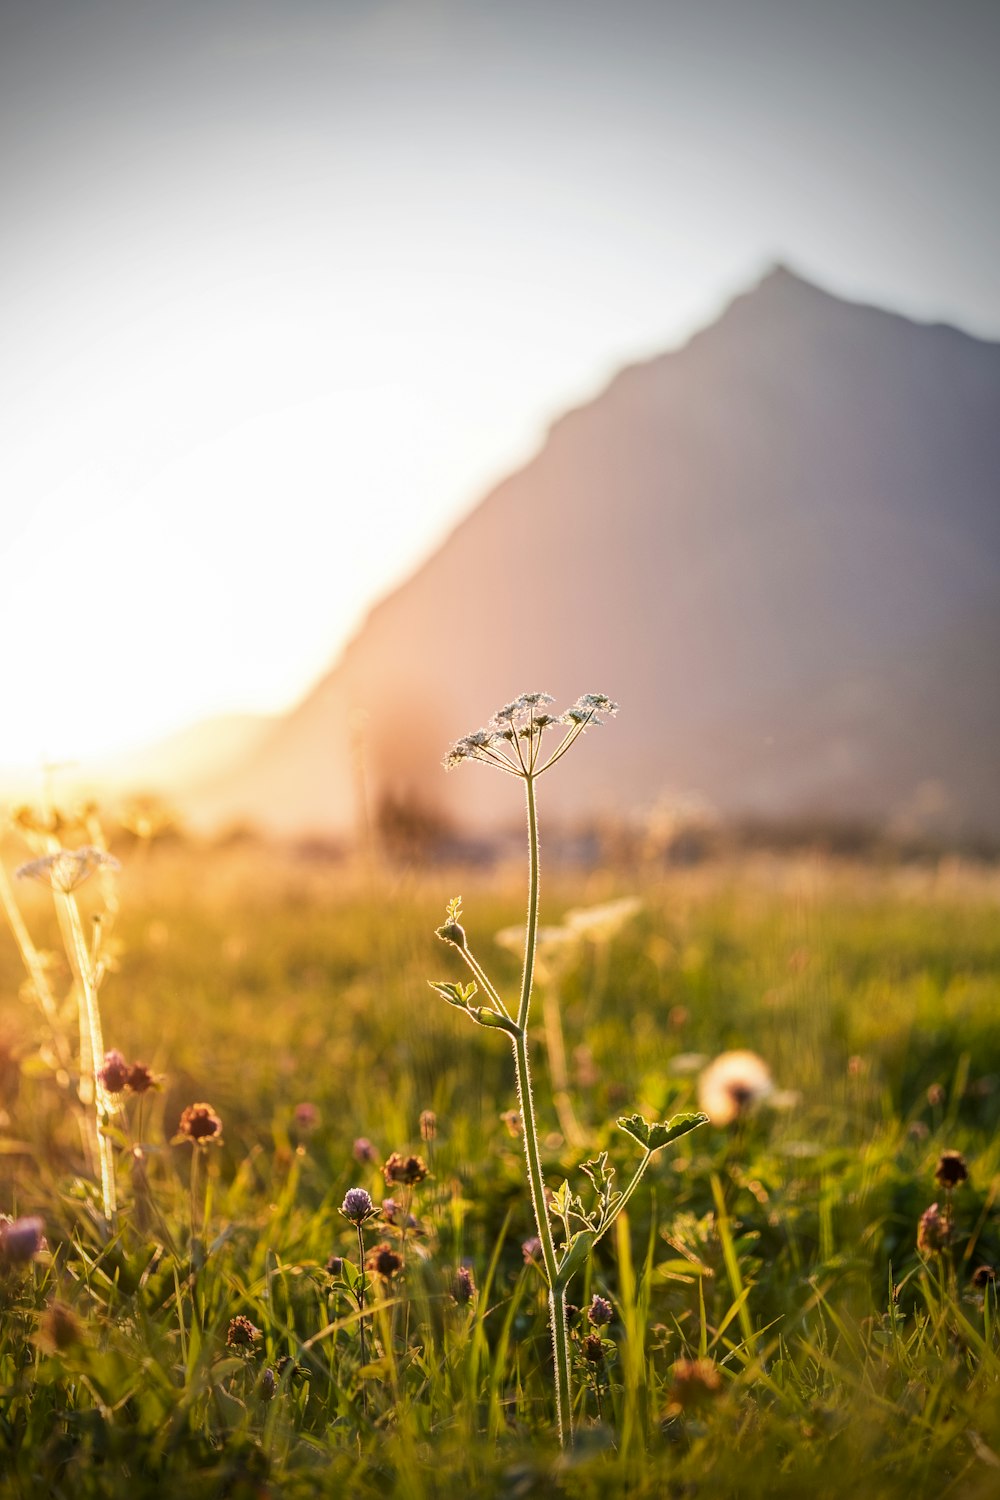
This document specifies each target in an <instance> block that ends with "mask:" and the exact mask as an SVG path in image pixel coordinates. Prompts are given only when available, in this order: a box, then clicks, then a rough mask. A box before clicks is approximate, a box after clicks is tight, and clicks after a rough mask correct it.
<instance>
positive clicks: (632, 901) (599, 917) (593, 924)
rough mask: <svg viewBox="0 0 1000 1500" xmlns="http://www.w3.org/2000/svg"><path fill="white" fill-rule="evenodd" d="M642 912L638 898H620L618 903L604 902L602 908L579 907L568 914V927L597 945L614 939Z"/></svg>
mask: <svg viewBox="0 0 1000 1500" xmlns="http://www.w3.org/2000/svg"><path fill="white" fill-rule="evenodd" d="M640 911H642V902H641V901H640V900H639V898H638V896H620V897H619V898H618V900H617V901H602V902H601V904H600V906H578V907H575V908H574V909H573V911H568V912H567V913H566V917H565V922H566V925H567V927H569V928H571V930H572V931H573V932H574V933H577V934H578V935H579V936H580V937H585V938H590V939H592V940H593V941H594V942H595V943H596V942H601V941H602V940H604V939H607V938H613V937H614V936H615V934H616V933H618V932H620V931H621V929H622V928H623V927H624V926H625V925H626V923H628V922H630V921H631V920H632V918H633V917H634V916H637V915H638V913H639V912H640Z"/></svg>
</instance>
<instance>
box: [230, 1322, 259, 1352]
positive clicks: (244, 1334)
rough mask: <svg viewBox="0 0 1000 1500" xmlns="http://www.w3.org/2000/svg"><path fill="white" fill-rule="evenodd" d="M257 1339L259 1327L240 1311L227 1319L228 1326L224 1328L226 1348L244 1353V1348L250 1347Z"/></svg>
mask: <svg viewBox="0 0 1000 1500" xmlns="http://www.w3.org/2000/svg"><path fill="white" fill-rule="evenodd" d="M259 1339H260V1329H259V1328H257V1327H255V1326H254V1324H253V1323H251V1321H250V1319H249V1318H245V1317H244V1316H243V1314H242V1313H240V1314H238V1316H237V1317H235V1318H231V1319H230V1320H229V1327H228V1329H227V1330H226V1348H227V1349H238V1350H239V1351H240V1353H245V1352H246V1350H248V1349H252V1348H253V1347H254V1345H255V1344H256V1343H257V1342H258V1340H259Z"/></svg>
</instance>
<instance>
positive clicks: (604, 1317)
mask: <svg viewBox="0 0 1000 1500" xmlns="http://www.w3.org/2000/svg"><path fill="white" fill-rule="evenodd" d="M614 1315H615V1310H614V1308H613V1307H612V1306H611V1303H610V1302H609V1301H608V1299H607V1298H606V1297H598V1296H597V1294H596V1293H595V1294H594V1299H593V1301H592V1302H591V1304H590V1306H589V1307H588V1308H587V1321H588V1322H589V1323H591V1324H592V1325H593V1326H594V1327H595V1328H603V1327H605V1326H606V1324H608V1323H610V1322H611V1319H612V1318H613V1317H614Z"/></svg>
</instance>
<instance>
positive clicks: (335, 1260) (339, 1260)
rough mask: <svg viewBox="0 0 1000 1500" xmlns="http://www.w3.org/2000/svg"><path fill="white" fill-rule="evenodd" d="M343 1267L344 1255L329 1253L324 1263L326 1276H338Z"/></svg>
mask: <svg viewBox="0 0 1000 1500" xmlns="http://www.w3.org/2000/svg"><path fill="white" fill-rule="evenodd" d="M343 1269H344V1257H343V1256H342V1255H331V1256H330V1259H329V1260H328V1261H327V1263H326V1274H327V1275H328V1276H339V1275H340V1274H341V1272H342V1271H343Z"/></svg>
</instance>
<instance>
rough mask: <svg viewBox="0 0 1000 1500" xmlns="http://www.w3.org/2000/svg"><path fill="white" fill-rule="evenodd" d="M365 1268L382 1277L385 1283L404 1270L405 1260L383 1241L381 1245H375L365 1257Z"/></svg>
mask: <svg viewBox="0 0 1000 1500" xmlns="http://www.w3.org/2000/svg"><path fill="white" fill-rule="evenodd" d="M365 1267H366V1269H367V1270H369V1271H372V1272H374V1274H375V1275H376V1276H381V1278H382V1280H383V1281H390V1280H391V1279H392V1277H393V1276H397V1275H398V1274H399V1272H400V1271H401V1270H402V1269H403V1258H402V1256H400V1255H397V1253H396V1251H395V1250H394V1249H393V1248H392V1246H391V1245H390V1244H389V1243H388V1241H383V1243H382V1244H381V1245H375V1246H374V1247H373V1248H372V1249H371V1250H369V1252H368V1254H367V1255H366V1256H365Z"/></svg>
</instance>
